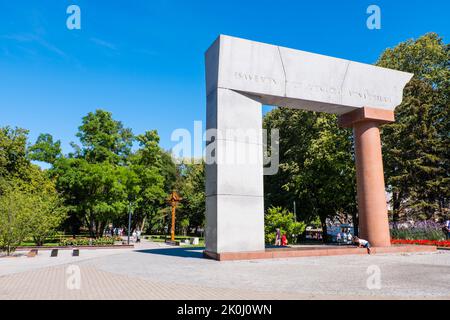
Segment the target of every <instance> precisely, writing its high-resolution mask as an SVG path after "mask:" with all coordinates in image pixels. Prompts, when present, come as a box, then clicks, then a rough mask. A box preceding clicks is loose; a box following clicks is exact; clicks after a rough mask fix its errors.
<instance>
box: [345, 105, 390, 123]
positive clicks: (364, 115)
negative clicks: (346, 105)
mask: <svg viewBox="0 0 450 320" xmlns="http://www.w3.org/2000/svg"><path fill="white" fill-rule="evenodd" d="M363 121H376V122H379V123H380V124H384V123H391V122H395V115H394V112H393V111H392V110H385V109H375V108H370V107H363V108H359V109H356V110H353V111H351V112H348V113H345V114H343V115H341V116H339V126H341V127H344V128H351V127H353V125H354V124H355V123H358V122H363Z"/></svg>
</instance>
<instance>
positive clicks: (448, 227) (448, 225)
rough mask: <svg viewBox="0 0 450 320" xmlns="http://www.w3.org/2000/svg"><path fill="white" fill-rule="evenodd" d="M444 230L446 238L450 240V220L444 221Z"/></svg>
mask: <svg viewBox="0 0 450 320" xmlns="http://www.w3.org/2000/svg"><path fill="white" fill-rule="evenodd" d="M442 231H444V233H445V239H447V240H449V239H450V220H449V219H447V220H446V221H445V222H444V227H443V228H442Z"/></svg>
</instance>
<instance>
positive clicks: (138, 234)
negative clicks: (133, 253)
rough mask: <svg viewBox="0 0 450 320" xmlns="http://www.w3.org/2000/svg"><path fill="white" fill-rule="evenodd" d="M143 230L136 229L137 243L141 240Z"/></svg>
mask: <svg viewBox="0 0 450 320" xmlns="http://www.w3.org/2000/svg"><path fill="white" fill-rule="evenodd" d="M141 233H142V231H141V230H136V243H139V242H141Z"/></svg>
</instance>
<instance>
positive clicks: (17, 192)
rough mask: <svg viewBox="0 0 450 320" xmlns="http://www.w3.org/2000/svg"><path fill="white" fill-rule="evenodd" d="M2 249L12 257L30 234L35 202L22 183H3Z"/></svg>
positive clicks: (0, 197)
mask: <svg viewBox="0 0 450 320" xmlns="http://www.w3.org/2000/svg"><path fill="white" fill-rule="evenodd" d="M0 184H1V194H0V249H1V250H4V251H6V254H7V255H10V254H11V253H12V252H14V251H15V249H16V248H17V246H19V245H20V243H21V242H22V241H23V240H24V239H25V237H27V236H28V235H29V234H30V228H31V224H30V220H31V218H32V213H33V202H32V199H31V197H30V196H29V194H28V193H27V192H26V191H24V190H23V188H22V186H21V184H22V182H21V181H18V180H10V181H5V180H2V181H1V183H0Z"/></svg>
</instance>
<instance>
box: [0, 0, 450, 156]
mask: <svg viewBox="0 0 450 320" xmlns="http://www.w3.org/2000/svg"><path fill="white" fill-rule="evenodd" d="M0 1H1V2H0V126H4V125H10V126H19V127H23V128H27V129H29V130H30V140H31V141H34V140H35V139H36V137H37V136H38V135H39V133H50V134H52V135H53V136H54V137H55V138H57V139H60V140H61V141H62V143H63V149H64V151H65V152H68V151H70V150H71V148H70V146H69V143H70V142H71V141H76V140H75V133H76V131H77V128H78V126H79V125H80V122H81V117H82V116H84V115H86V114H87V113H88V112H89V111H93V110H95V109H96V108H103V109H106V110H109V111H111V112H113V115H114V117H115V118H116V119H118V120H121V121H122V122H124V124H125V125H126V126H127V127H131V128H132V129H133V131H134V133H142V132H144V131H145V130H149V129H157V130H158V132H159V134H160V136H161V144H162V146H163V147H164V148H166V149H168V148H170V147H171V146H173V144H174V143H172V142H171V141H170V135H171V132H172V131H173V130H174V129H176V128H187V129H189V130H193V126H194V123H193V122H194V120H202V121H204V119H205V92H204V65H203V55H204V51H205V50H206V49H207V48H208V46H209V45H210V44H211V43H212V42H213V41H214V39H215V38H216V37H217V36H218V35H219V34H221V33H222V34H228V35H232V36H238V37H243V38H247V39H251V40H256V41H261V42H267V43H272V44H277V45H281V46H286V47H291V48H296V49H301V50H306V51H311V52H316V53H321V54H325V55H331V56H336V57H340V58H346V59H351V60H356V61H361V62H366V63H373V62H375V61H376V60H377V57H378V56H379V54H380V53H381V52H382V51H383V50H384V49H385V48H387V47H392V46H395V45H396V44H398V43H399V42H402V41H405V40H407V39H410V38H416V37H418V36H420V35H422V34H424V33H426V32H430V31H434V32H437V33H439V34H440V35H441V36H443V37H444V39H445V41H446V42H448V38H449V32H450V28H449V23H448V20H449V19H448V13H449V11H450V2H449V1H447V0H427V1H419V0H405V1H403V0H395V1H392V0H390V1H388V0H372V1H365V0H346V1H325V0H321V1H300V0H297V1H294V0H290V1H289V0H277V1H275V0H272V1H268V0H248V1H245V0H240V1H237V0H226V1H215V0H179V1H178V0H177V1H176V0H128V1H119V0H116V1H111V0H109V1H104V0H71V1H65V0H58V1H55V0H39V1H35V0H30V1H22V0H15V1H7V0H0ZM71 4H76V5H78V6H79V7H80V8H81V30H69V29H67V27H66V19H67V17H68V14H67V13H66V9H67V7H68V6H69V5H71ZM371 4H376V5H378V6H379V7H380V8H381V14H382V16H381V18H382V28H381V30H369V29H367V27H366V19H367V17H368V15H367V14H366V9H367V7H368V6H369V5H371Z"/></svg>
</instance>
